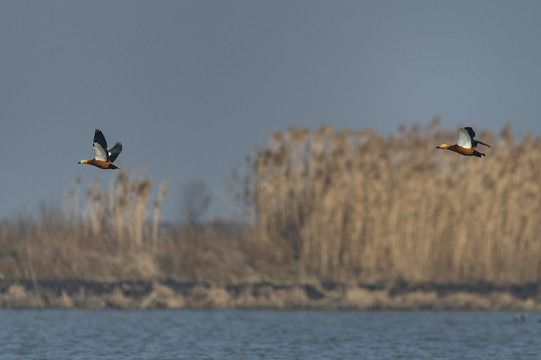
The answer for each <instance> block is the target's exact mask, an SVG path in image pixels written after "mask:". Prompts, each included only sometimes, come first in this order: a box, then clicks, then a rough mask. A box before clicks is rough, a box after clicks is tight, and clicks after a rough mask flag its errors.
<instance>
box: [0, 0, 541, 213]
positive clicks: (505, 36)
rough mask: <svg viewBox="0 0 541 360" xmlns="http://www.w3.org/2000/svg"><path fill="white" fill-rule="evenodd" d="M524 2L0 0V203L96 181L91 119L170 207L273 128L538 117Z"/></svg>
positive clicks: (50, 195) (534, 11) (540, 28)
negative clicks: (186, 186) (187, 187)
mask: <svg viewBox="0 0 541 360" xmlns="http://www.w3.org/2000/svg"><path fill="white" fill-rule="evenodd" d="M540 16H541V2H540V1H492V0H491V1H481V0H476V1H434V0H427V1H402V0H400V1H385V0H384V1H315V0H309V1H295V0H294V1H289V0H288V1H252V0H246V1H234V0H227V1H223V0H216V1H205V0H196V1H133V0H129V1H120V0H117V1H67V0H66V1H15V0H5V1H1V2H0V123H1V130H0V140H1V141H0V146H1V152H0V156H1V161H2V164H3V165H2V170H1V171H0V188H1V190H0V191H1V199H0V217H9V216H11V215H13V214H15V213H17V212H18V211H32V210H33V209H35V208H37V205H38V204H39V202H40V201H45V202H53V203H60V199H61V198H62V196H63V195H65V194H66V192H67V189H68V187H69V186H72V185H73V184H74V183H75V179H76V177H77V176H79V175H80V176H81V177H82V178H83V179H84V180H83V181H85V182H91V181H93V180H94V179H95V178H96V177H98V178H99V180H100V182H101V183H102V184H103V186H104V187H107V186H108V184H109V181H110V179H111V172H107V171H103V170H100V169H97V168H94V167H91V166H87V165H77V161H79V160H81V159H87V158H91V157H92V155H93V152H92V137H93V134H94V129H95V128H100V129H102V130H103V132H104V134H105V136H106V138H107V140H108V142H109V144H110V145H112V144H114V142H115V141H121V142H122V143H123V144H124V152H123V153H122V154H121V155H120V157H119V158H118V160H117V164H118V165H119V166H120V167H122V168H123V169H127V170H131V169H133V168H134V167H135V166H137V167H138V168H140V169H143V171H142V174H144V175H148V176H151V177H152V178H153V179H154V182H155V184H156V187H157V185H158V184H159V183H160V182H161V181H162V180H165V179H166V178H167V184H168V186H169V190H170V192H169V194H168V196H167V198H166V200H165V202H164V206H163V212H164V214H165V217H166V218H167V219H169V220H177V219H178V216H179V205H178V204H179V203H180V187H181V184H183V183H187V182H190V181H192V180H196V179H201V180H204V181H205V182H206V183H207V185H208V186H209V187H210V188H211V189H212V191H213V192H214V194H213V209H212V213H211V216H212V215H215V216H221V215H222V214H223V212H224V209H225V206H224V205H223V204H221V203H220V196H219V194H221V193H222V192H223V190H221V189H220V188H221V186H222V184H223V179H224V177H225V176H226V175H228V174H229V173H230V172H231V170H232V169H233V168H234V167H235V165H236V164H237V163H239V162H242V161H243V158H244V157H245V156H246V155H247V154H248V152H249V151H250V149H252V147H253V146H254V145H263V144H264V143H265V139H266V136H267V135H268V134H269V133H270V132H272V131H276V130H279V131H283V130H285V129H286V128H287V127H288V126H290V125H292V126H297V127H310V128H317V127H320V126H322V125H324V124H331V125H333V126H334V127H335V128H336V129H341V128H345V127H347V128H351V129H364V128H367V127H370V128H373V129H374V130H375V131H377V132H379V133H382V134H386V135H387V134H393V133H397V129H398V126H399V125H400V124H406V125H411V124H413V123H419V124H421V125H426V124H428V123H429V122H430V121H431V120H432V119H433V117H434V116H436V115H441V116H442V117H443V122H442V124H441V127H442V129H455V128H456V127H457V126H458V124H468V125H471V126H473V127H474V128H476V129H488V130H492V131H495V132H499V131H501V129H502V128H503V127H504V125H505V123H506V122H509V121H510V122H512V124H513V129H514V131H515V132H516V133H517V134H518V135H524V134H526V133H529V132H531V133H533V134H535V135H539V134H540V133H541V121H540V120H541V116H540V115H541V41H540V40H539V39H540V36H541V21H540Z"/></svg>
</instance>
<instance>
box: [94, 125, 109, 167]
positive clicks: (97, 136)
mask: <svg viewBox="0 0 541 360" xmlns="http://www.w3.org/2000/svg"><path fill="white" fill-rule="evenodd" d="M92 146H93V147H94V159H96V160H101V161H107V159H108V156H107V155H108V154H107V141H106V140H105V136H103V133H102V132H101V130H100V129H96V132H94V143H93V144H92Z"/></svg>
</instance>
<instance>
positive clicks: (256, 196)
mask: <svg viewBox="0 0 541 360" xmlns="http://www.w3.org/2000/svg"><path fill="white" fill-rule="evenodd" d="M456 138H457V133H456V130H454V129H453V130H451V131H441V130H440V129H439V125H438V120H437V119H436V120H435V121H434V122H433V123H432V124H431V125H430V126H428V127H427V128H421V127H419V126H414V127H412V128H410V129H407V128H402V129H401V132H400V134H399V135H398V136H392V137H382V136H380V135H378V134H376V133H374V132H373V131H371V130H362V131H357V130H343V131H339V132H336V131H334V130H333V128H332V127H329V126H327V127H323V128H321V129H317V130H309V129H296V128H289V129H288V130H287V131H285V132H283V133H280V132H276V133H273V134H271V135H270V136H269V139H268V144H267V145H266V146H265V147H264V148H262V149H259V150H258V151H257V152H256V153H254V154H253V155H252V156H250V157H249V158H248V163H247V166H248V167H247V168H246V169H247V173H246V174H245V175H246V177H245V178H243V177H242V176H241V174H236V180H237V181H236V184H235V186H231V187H230V189H231V190H232V194H231V195H232V196H233V197H234V198H235V200H236V203H237V204H238V203H243V204H244V205H245V206H247V210H248V211H247V213H248V219H249V221H248V222H247V223H246V224H238V223H232V222H225V221H222V220H214V221H211V222H209V223H207V224H198V225H197V226H194V225H193V224H190V223H189V222H188V223H176V224H167V223H163V222H162V221H160V206H161V203H162V201H163V199H164V197H165V196H166V194H167V187H166V186H164V185H162V186H160V187H159V188H158V189H153V181H152V179H151V178H148V177H141V176H139V175H138V174H136V173H130V172H125V171H123V172H120V173H118V174H115V176H113V177H112V178H111V184H110V186H109V188H107V189H101V188H100V186H99V185H98V183H95V184H91V185H90V186H89V187H88V188H84V186H83V185H82V182H81V181H80V180H79V181H77V182H76V184H75V186H74V187H73V189H71V190H70V196H69V197H68V200H67V201H66V203H65V204H64V205H63V206H62V207H60V208H58V207H55V206H51V205H47V204H45V205H42V206H41V208H40V211H39V213H38V215H37V216H32V215H28V214H19V215H16V216H14V217H13V218H11V219H2V220H0V278H1V277H4V278H11V279H19V278H26V279H34V280H35V279H45V278H80V279H93V280H117V279H154V278H161V279H165V278H173V279H177V280H183V281H205V282H221V283H234V282H239V281H272V282H278V283H284V282H288V283H291V282H299V281H300V282H306V281H312V280H320V281H337V282H343V283H346V282H363V283H390V282H395V281H400V280H403V281H407V282H412V283H425V282H432V283H457V284H465V283H470V284H471V283H476V282H479V281H485V282H489V283H494V284H524V283H529V282H538V281H540V275H541V239H540V234H541V222H540V221H539V220H540V219H541V208H540V204H541V188H540V187H541V181H540V180H541V138H535V139H534V138H532V137H531V136H526V137H525V138H524V139H522V140H521V141H520V142H518V143H516V142H515V141H514V137H513V136H512V132H511V128H510V127H509V126H508V127H506V128H505V129H504V130H503V131H502V132H501V134H498V135H496V134H492V133H490V132H483V131H479V133H478V138H479V139H480V140H482V141H485V142H487V143H489V144H490V145H491V146H492V148H491V149H487V150H486V151H485V152H486V153H487V156H486V157H485V158H481V159H479V158H468V157H463V156H460V155H458V154H455V153H453V152H450V151H446V150H438V149H435V146H436V145H439V144H440V143H442V142H447V143H454V142H455V141H456Z"/></svg>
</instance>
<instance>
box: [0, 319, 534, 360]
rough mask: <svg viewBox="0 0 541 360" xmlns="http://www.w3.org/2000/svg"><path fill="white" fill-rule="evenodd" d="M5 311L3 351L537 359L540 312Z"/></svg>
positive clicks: (43, 355) (0, 329)
mask: <svg viewBox="0 0 541 360" xmlns="http://www.w3.org/2000/svg"><path fill="white" fill-rule="evenodd" d="M528 315H529V316H528V318H527V320H526V321H524V322H515V321H513V313H508V312H395V311H390V312H387V311H377V312H353V311H352V312H349V311H234V310H232V311H229V310H228V311H189V310H181V311H166V310H164V311H116V310H110V311H79V310H67V311H62V310H60V311H57V310H41V311H39V310H0V359H55V360H58V359H85V360H86V359H98V358H99V359H130V360H131V359H311V360H312V359H408V360H410V359H430V360H432V359H491V360H495V359H502V360H503V359H505V360H509V359H541V336H540V335H541V313H532V312H530V313H529V314H528Z"/></svg>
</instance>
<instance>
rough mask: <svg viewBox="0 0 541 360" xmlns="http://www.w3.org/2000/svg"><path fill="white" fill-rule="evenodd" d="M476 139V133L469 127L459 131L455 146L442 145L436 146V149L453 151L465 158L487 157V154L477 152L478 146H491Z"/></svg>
mask: <svg viewBox="0 0 541 360" xmlns="http://www.w3.org/2000/svg"><path fill="white" fill-rule="evenodd" d="M474 137H475V131H473V129H472V128H471V127H469V126H468V127H465V128H461V129H460V130H458V141H457V143H456V144H455V145H447V144H441V145H440V146H436V148H437V149H446V150H451V151H454V152H456V153H459V154H461V155H465V156H477V157H483V156H485V154H483V153H481V152H479V151H477V150H476V149H477V145H479V144H481V145H485V146H488V147H490V146H489V145H488V144H485V143H484V142H482V141H479V140H475V139H474Z"/></svg>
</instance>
